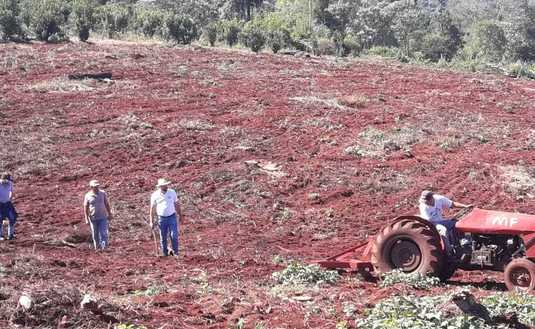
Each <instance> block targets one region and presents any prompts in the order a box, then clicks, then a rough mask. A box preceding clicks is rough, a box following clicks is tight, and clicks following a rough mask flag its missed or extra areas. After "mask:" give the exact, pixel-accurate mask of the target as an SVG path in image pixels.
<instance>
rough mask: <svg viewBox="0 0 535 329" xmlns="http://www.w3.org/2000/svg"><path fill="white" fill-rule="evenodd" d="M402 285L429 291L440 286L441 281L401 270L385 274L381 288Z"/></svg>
mask: <svg viewBox="0 0 535 329" xmlns="http://www.w3.org/2000/svg"><path fill="white" fill-rule="evenodd" d="M400 283H401V284H404V285H407V286H410V287H412V288H414V289H420V290H429V289H431V288H432V287H436V286H438V285H440V279H439V278H436V277H431V276H427V275H423V274H420V273H404V272H403V271H401V270H393V271H391V272H388V273H385V274H383V276H382V278H381V283H380V286H381V287H382V288H385V287H390V286H393V285H396V284H400Z"/></svg>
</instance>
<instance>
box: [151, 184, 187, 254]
mask: <svg viewBox="0 0 535 329" xmlns="http://www.w3.org/2000/svg"><path fill="white" fill-rule="evenodd" d="M170 184H171V182H170V181H168V180H166V179H165V178H160V179H158V183H157V184H156V191H154V192H153V193H152V195H151V198H150V209H149V224H150V228H151V230H153V229H154V224H155V216H157V217H158V218H157V219H158V221H157V225H158V227H159V230H160V248H161V251H162V253H163V256H168V255H169V254H170V255H172V256H173V255H174V256H178V233H179V229H178V223H179V221H180V220H182V219H183V218H182V211H181V209H180V204H179V199H178V196H177V193H176V191H175V190H173V189H171V188H169V185H170ZM168 235H171V246H172V251H171V252H169V251H168V249H167V236H168Z"/></svg>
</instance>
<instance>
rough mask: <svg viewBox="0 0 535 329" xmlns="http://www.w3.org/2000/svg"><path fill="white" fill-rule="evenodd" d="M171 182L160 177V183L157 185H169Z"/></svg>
mask: <svg viewBox="0 0 535 329" xmlns="http://www.w3.org/2000/svg"><path fill="white" fill-rule="evenodd" d="M169 184H171V182H170V181H168V180H167V179H165V178H160V179H158V183H157V184H156V187H161V186H167V185H169Z"/></svg>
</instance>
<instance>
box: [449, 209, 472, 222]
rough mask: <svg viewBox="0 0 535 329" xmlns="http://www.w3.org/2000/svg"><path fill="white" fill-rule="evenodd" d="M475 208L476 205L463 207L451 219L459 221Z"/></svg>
mask: <svg viewBox="0 0 535 329" xmlns="http://www.w3.org/2000/svg"><path fill="white" fill-rule="evenodd" d="M474 208H475V206H471V207H467V208H463V209H461V210H459V211H458V212H457V213H456V214H455V215H453V217H452V218H451V219H452V220H455V221H458V220H460V219H461V218H463V217H464V216H466V215H468V214H469V213H470V212H472V210H473V209H474Z"/></svg>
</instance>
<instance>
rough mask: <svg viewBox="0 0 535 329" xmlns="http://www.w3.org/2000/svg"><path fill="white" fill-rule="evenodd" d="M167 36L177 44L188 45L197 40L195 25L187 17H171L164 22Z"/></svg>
mask: <svg viewBox="0 0 535 329" xmlns="http://www.w3.org/2000/svg"><path fill="white" fill-rule="evenodd" d="M166 26H167V31H168V36H169V38H170V39H172V40H174V41H176V42H177V43H179V44H183V45H188V44H190V43H192V42H193V41H194V40H196V39H197V38H198V36H199V35H198V30H197V26H196V25H195V23H194V22H193V21H192V20H191V19H190V18H189V17H187V16H182V15H173V16H171V17H169V18H168V19H167V22H166Z"/></svg>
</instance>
